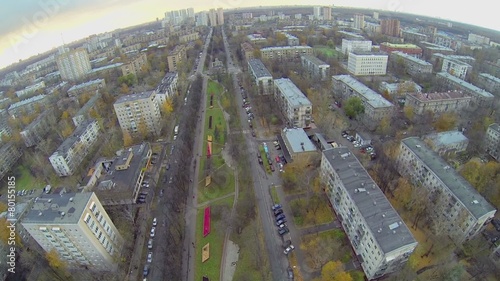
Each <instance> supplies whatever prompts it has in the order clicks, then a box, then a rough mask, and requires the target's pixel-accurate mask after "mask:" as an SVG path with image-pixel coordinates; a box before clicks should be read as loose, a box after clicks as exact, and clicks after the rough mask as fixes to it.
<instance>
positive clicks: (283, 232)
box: [278, 227, 289, 235]
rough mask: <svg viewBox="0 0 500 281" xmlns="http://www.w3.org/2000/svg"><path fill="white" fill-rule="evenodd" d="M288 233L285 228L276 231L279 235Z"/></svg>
mask: <svg viewBox="0 0 500 281" xmlns="http://www.w3.org/2000/svg"><path fill="white" fill-rule="evenodd" d="M288 231H289V230H288V228H286V227H284V228H280V229H278V233H279V235H285V234H286V233H288Z"/></svg>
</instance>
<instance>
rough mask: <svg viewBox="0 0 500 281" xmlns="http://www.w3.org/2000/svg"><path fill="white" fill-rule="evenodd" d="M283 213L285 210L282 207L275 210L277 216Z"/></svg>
mask: <svg viewBox="0 0 500 281" xmlns="http://www.w3.org/2000/svg"><path fill="white" fill-rule="evenodd" d="M281 214H283V210H282V209H278V210H275V211H274V215H275V216H278V215H281Z"/></svg>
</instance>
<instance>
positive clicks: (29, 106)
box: [8, 95, 47, 118]
mask: <svg viewBox="0 0 500 281" xmlns="http://www.w3.org/2000/svg"><path fill="white" fill-rule="evenodd" d="M46 103H47V96H46V95H38V96H34V97H31V98H29V99H25V100H22V101H18V102H16V103H13V104H11V105H10V106H9V109H8V112H9V114H10V116H12V117H13V118H19V117H21V116H23V115H30V114H33V113H35V112H36V111H41V110H42V109H43V108H44V107H45V104H46Z"/></svg>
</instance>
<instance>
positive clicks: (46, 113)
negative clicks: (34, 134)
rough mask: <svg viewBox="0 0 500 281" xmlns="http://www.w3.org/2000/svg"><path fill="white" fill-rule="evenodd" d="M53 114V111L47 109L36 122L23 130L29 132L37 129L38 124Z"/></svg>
mask: <svg viewBox="0 0 500 281" xmlns="http://www.w3.org/2000/svg"><path fill="white" fill-rule="evenodd" d="M50 113H51V109H46V110H44V111H43V112H42V113H40V115H38V116H37V117H36V118H35V120H33V121H32V122H31V123H29V124H28V126H26V128H24V129H23V131H29V130H31V129H33V128H35V127H36V126H37V125H38V123H40V122H41V121H42V120H44V119H45V117H46V116H47V115H49V114H50Z"/></svg>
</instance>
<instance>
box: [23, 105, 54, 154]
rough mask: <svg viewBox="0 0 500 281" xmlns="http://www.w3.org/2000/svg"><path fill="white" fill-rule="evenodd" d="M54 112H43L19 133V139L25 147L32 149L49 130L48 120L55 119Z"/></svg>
mask: <svg viewBox="0 0 500 281" xmlns="http://www.w3.org/2000/svg"><path fill="white" fill-rule="evenodd" d="M55 118H56V117H55V116H54V110H45V111H44V112H42V113H41V114H40V115H38V117H37V118H36V119H35V120H33V122H31V123H30V124H29V125H28V126H26V128H24V130H22V131H21V133H20V134H21V138H22V139H23V141H24V145H26V147H32V146H35V145H37V144H38V143H40V142H41V141H42V140H43V139H44V138H45V136H46V135H47V133H48V132H49V130H50V120H51V119H54V120H56V119H55Z"/></svg>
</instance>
